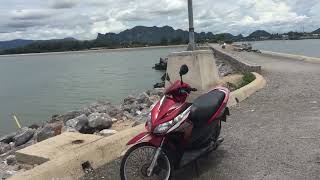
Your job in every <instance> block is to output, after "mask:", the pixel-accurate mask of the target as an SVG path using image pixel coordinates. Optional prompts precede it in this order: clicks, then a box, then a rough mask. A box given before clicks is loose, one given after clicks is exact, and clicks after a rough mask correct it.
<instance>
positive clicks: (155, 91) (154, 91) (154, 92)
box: [146, 88, 164, 97]
mask: <svg viewBox="0 0 320 180" xmlns="http://www.w3.org/2000/svg"><path fill="white" fill-rule="evenodd" d="M146 93H147V94H148V95H149V96H153V95H157V96H160V97H162V96H163V95H164V88H156V89H152V90H148V91H147V92H146Z"/></svg>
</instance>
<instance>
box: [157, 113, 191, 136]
mask: <svg viewBox="0 0 320 180" xmlns="http://www.w3.org/2000/svg"><path fill="white" fill-rule="evenodd" d="M189 110H190V108H188V109H187V110H185V111H184V112H183V113H181V114H180V115H179V116H177V117H175V118H174V119H173V120H171V121H169V122H166V123H163V124H160V125H159V126H157V127H156V128H155V129H154V133H156V134H162V133H165V132H166V131H168V130H169V129H170V128H172V127H173V126H174V125H176V124H177V123H179V122H180V121H182V120H185V119H186V118H187V117H188V116H189V113H190V111H189Z"/></svg>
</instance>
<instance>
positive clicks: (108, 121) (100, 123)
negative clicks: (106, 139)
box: [88, 113, 112, 130]
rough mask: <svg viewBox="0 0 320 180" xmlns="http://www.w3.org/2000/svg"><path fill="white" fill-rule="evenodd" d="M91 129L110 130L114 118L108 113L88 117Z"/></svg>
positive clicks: (93, 114)
mask: <svg viewBox="0 0 320 180" xmlns="http://www.w3.org/2000/svg"><path fill="white" fill-rule="evenodd" d="M88 121H89V127H91V128H95V129H98V130H103V129H108V128H110V127H111V126H112V118H111V117H110V116H109V115H108V114H106V113H92V114H90V115H89V117H88Z"/></svg>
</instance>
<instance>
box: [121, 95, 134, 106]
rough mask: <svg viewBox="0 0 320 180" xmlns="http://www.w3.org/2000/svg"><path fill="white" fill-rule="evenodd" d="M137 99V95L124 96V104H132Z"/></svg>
mask: <svg viewBox="0 0 320 180" xmlns="http://www.w3.org/2000/svg"><path fill="white" fill-rule="evenodd" d="M135 101H137V99H136V98H135V97H133V96H128V97H126V98H124V100H123V105H130V104H132V103H134V102H135Z"/></svg>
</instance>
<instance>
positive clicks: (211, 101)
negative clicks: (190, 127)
mask: <svg viewBox="0 0 320 180" xmlns="http://www.w3.org/2000/svg"><path fill="white" fill-rule="evenodd" d="M225 96H226V94H225V93H224V92H222V91H220V90H217V89H215V90H212V91H210V92H208V93H206V94H204V95H201V96H200V97H198V98H197V99H196V100H195V101H194V102H193V104H192V107H191V109H190V115H189V118H190V120H191V121H192V122H193V124H194V126H195V127H201V126H203V125H205V124H206V122H208V120H209V119H211V118H212V116H213V115H214V114H215V113H216V112H217V111H218V109H219V108H220V106H221V105H222V103H223V100H224V98H225Z"/></svg>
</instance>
